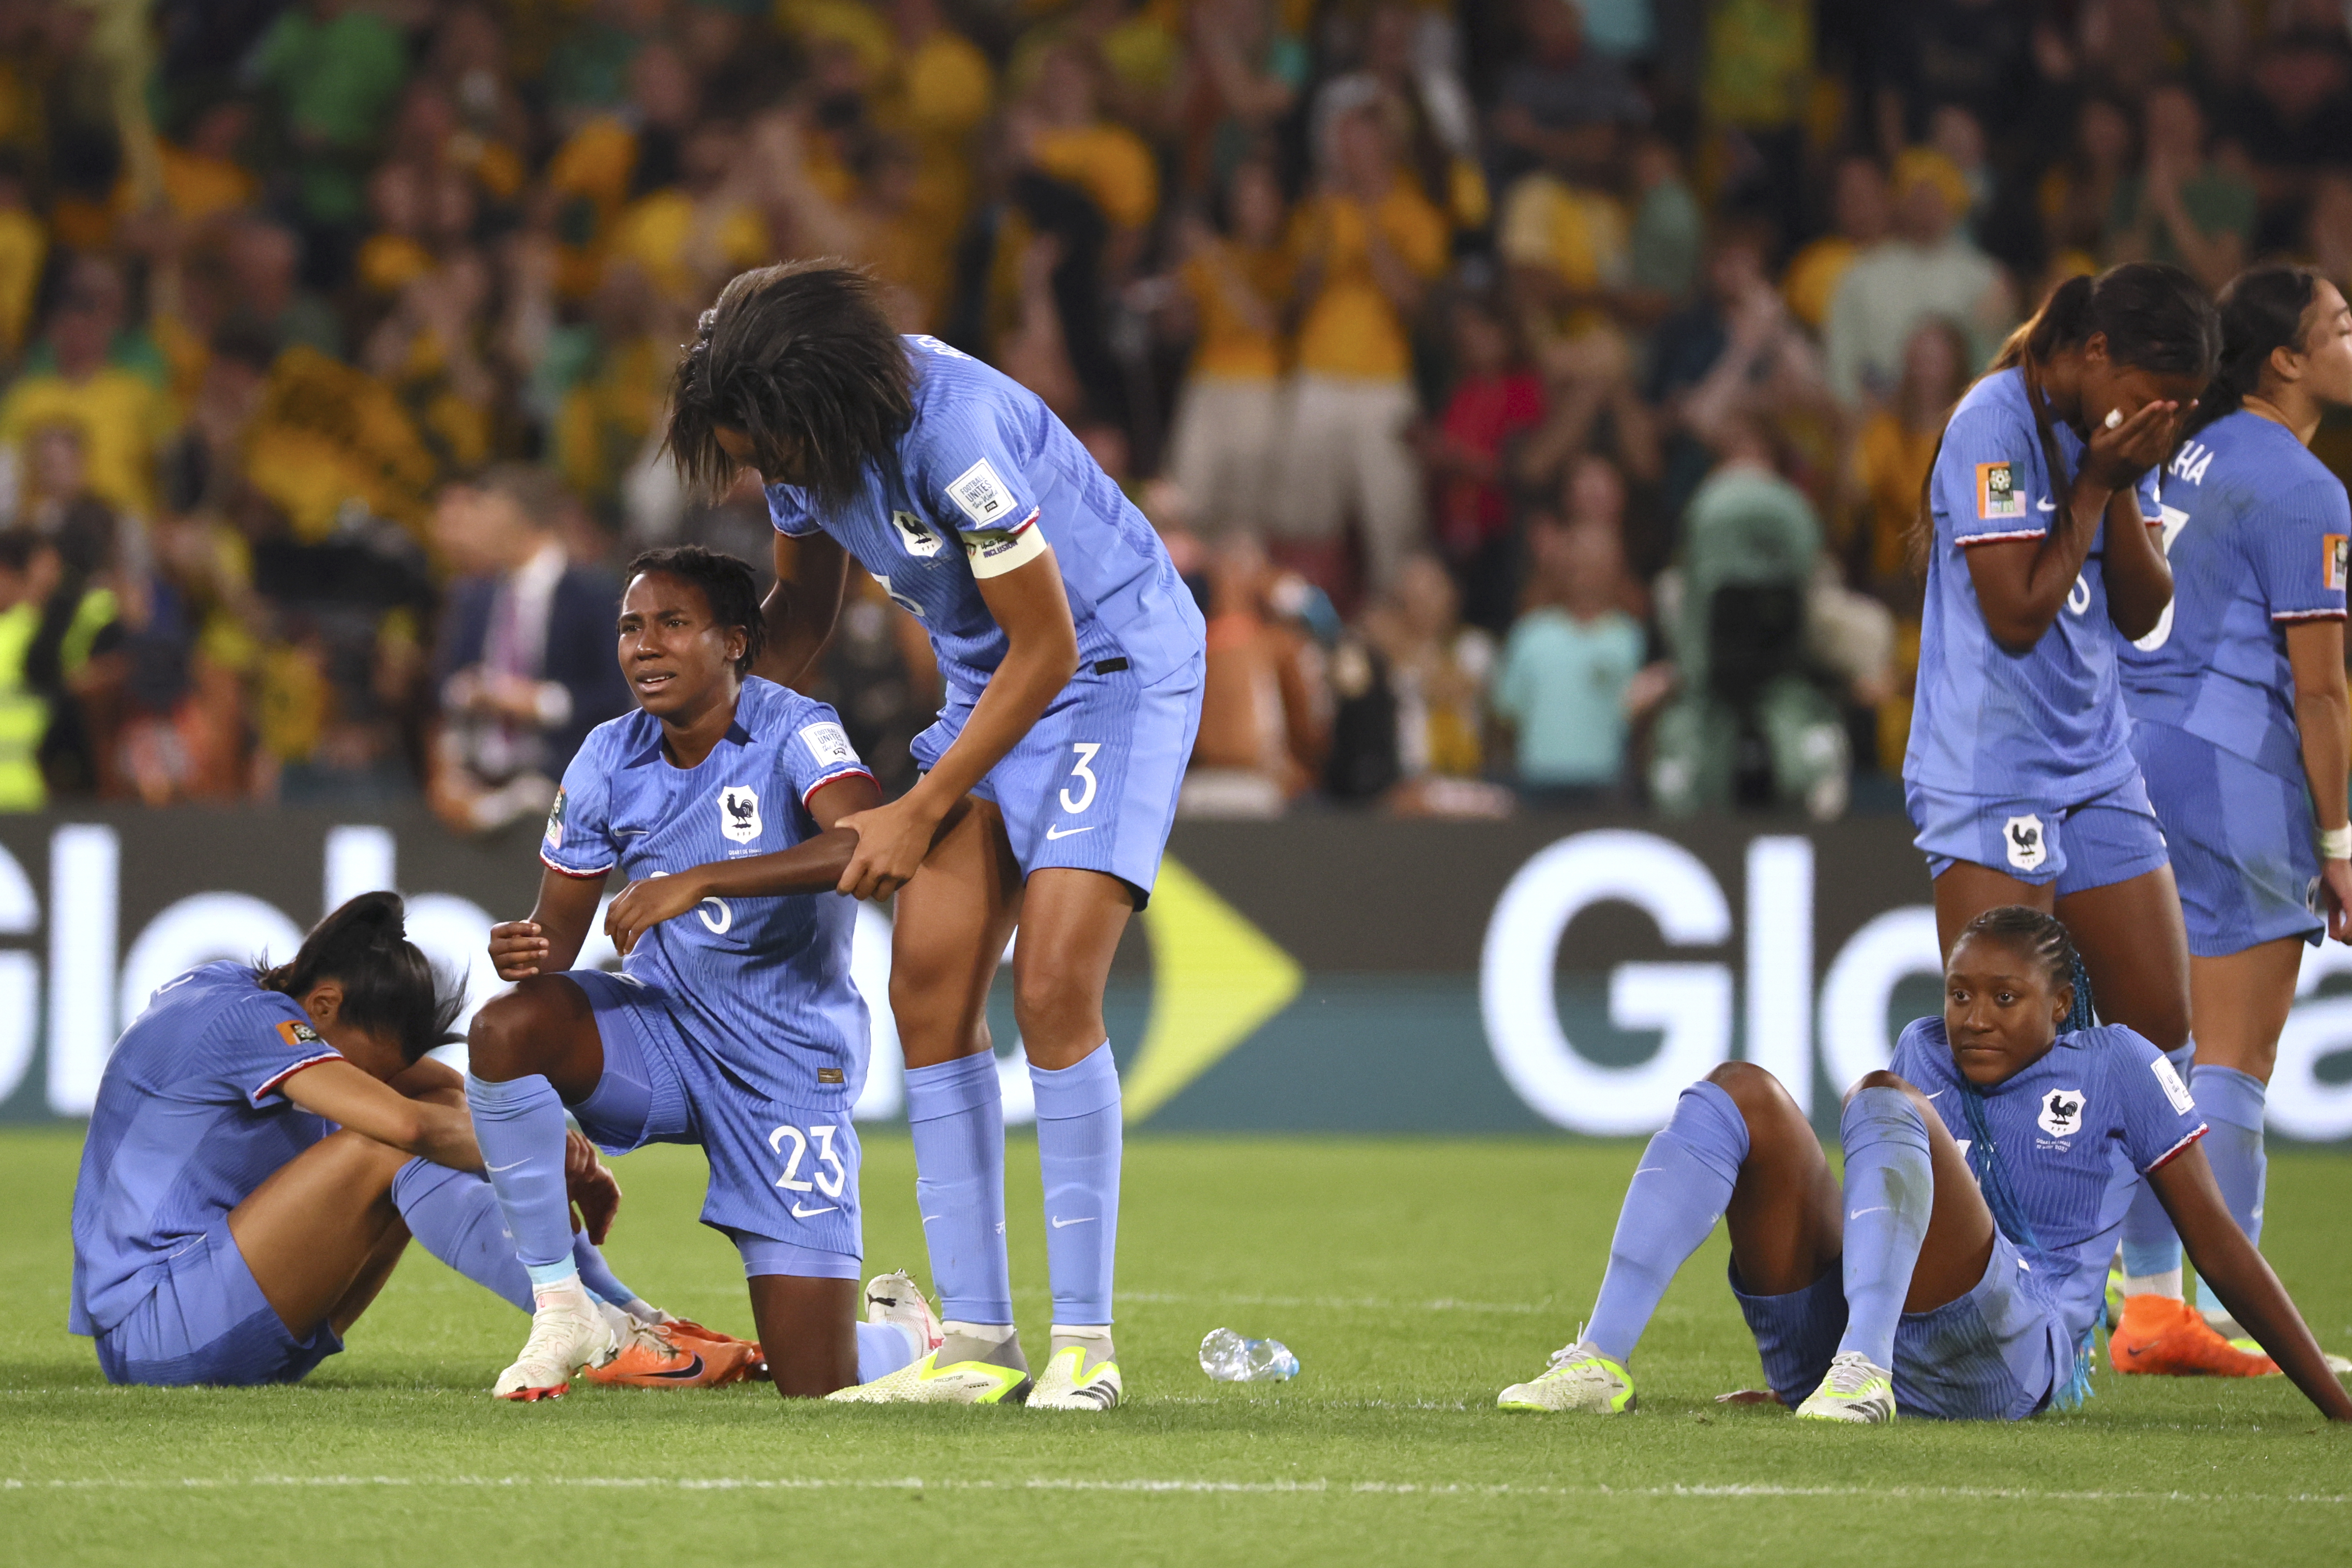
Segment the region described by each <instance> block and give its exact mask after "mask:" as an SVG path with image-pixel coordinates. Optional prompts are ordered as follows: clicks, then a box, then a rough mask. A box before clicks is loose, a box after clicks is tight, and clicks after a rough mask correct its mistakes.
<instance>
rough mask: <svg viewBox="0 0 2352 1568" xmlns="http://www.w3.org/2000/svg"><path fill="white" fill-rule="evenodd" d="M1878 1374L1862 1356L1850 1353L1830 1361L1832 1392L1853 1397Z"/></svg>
mask: <svg viewBox="0 0 2352 1568" xmlns="http://www.w3.org/2000/svg"><path fill="white" fill-rule="evenodd" d="M1877 1375H1878V1374H1877V1373H1876V1372H1875V1371H1874V1369H1873V1368H1872V1366H1871V1364H1870V1363H1868V1362H1866V1361H1864V1360H1863V1358H1862V1357H1860V1356H1858V1355H1854V1354H1845V1355H1842V1356H1839V1357H1838V1358H1837V1359H1836V1360H1835V1361H1832V1363H1830V1392H1831V1393H1832V1394H1835V1395H1838V1396H1842V1397H1843V1398H1848V1399H1851V1398H1853V1396H1855V1395H1857V1394H1859V1393H1861V1392H1862V1391H1863V1390H1864V1388H1866V1387H1868V1386H1869V1385H1870V1381H1871V1379H1872V1378H1874V1377H1875V1376H1877Z"/></svg>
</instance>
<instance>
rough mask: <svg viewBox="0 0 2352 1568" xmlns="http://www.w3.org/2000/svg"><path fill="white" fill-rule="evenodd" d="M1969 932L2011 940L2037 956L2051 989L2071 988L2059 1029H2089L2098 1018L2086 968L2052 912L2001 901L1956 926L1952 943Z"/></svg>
mask: <svg viewBox="0 0 2352 1568" xmlns="http://www.w3.org/2000/svg"><path fill="white" fill-rule="evenodd" d="M1971 936H1990V937H1992V938H1994V939H1996V940H1998V941H2002V942H2012V943H2015V944H2016V945H2017V946H2021V947H2022V948H2024V949H2025V950H2026V951H2027V952H2028V953H2030V954H2032V956H2034V957H2036V958H2038V959H2040V960H2041V962H2042V970H2043V972H2044V973H2046V974H2047V975H2048V976H2049V977H2050V985H2051V988H2052V989H2053V990H2054V989H2056V988H2059V987H2061V986H2071V987H2073V988H2074V1006H2073V1007H2071V1008H2070V1009H2067V1012H2066V1017H2065V1019H2064V1021H2063V1022H2062V1023H2060V1024H2059V1026H2058V1028H2059V1031H2060V1032H2061V1033H2065V1034H2071V1033H2073V1032H2074V1030H2080V1029H2089V1028H2090V1027H2092V1025H2093V1024H2095V1022H2097V1021H2098V1020H2097V1019H2096V1017H2095V1015H2094V1014H2093V1012H2092V1009H2091V977H2090V972H2089V971H2088V970H2086V969H2084V967H2083V958H2082V955H2080V954H2079V953H2077V952H2075V951H2074V936H2073V935H2072V934H2070V933H2069V932H2068V931H2067V929H2066V925H2065V923H2064V922H2063V921H2062V920H2060V919H2059V918H2058V917H2057V916H2056V915H2044V914H2042V911H2040V910H2038V909H2029V908H2027V907H2026V906H2025V905H2024V904H2002V905H2000V907H1998V908H1994V909H1988V910H1986V911H1985V912H1984V913H1983V914H1982V915H1978V916H1977V917H1976V918H1975V919H1974V920H1971V921H1969V923H1968V924H1967V925H1963V926H1962V927H1960V935H1959V938H1958V940H1956V941H1955V942H1953V944H1952V946H1953V947H1955V948H1958V946H1959V945H1960V943H1961V942H1964V941H1966V940H1968V938H1969V937H1971Z"/></svg>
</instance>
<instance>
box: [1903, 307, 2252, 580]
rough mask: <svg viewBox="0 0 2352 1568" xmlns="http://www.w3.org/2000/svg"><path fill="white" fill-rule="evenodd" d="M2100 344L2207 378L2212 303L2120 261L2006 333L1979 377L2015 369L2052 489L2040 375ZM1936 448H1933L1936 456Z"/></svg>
mask: <svg viewBox="0 0 2352 1568" xmlns="http://www.w3.org/2000/svg"><path fill="white" fill-rule="evenodd" d="M2102 336H2103V337H2105V339H2106V340H2107V357H2108V358H2109V359H2110V360H2112V361H2115V362H2116V363H2117V364H2119V365H2126V366H2129V367H2131V368H2133V369H2135V370H2143V371H2157V372H2158V373H2159V374H2162V375H2185V376H2194V377H2196V378H2197V379H2198V380H2199V381H2204V380H2206V379H2207V378H2209V377H2210V376H2211V375H2212V374H2213V366H2214V362H2215V361H2217V360H2218V359H2220V358H2221V317H2220V315H2219V313H2217V312H2216V311H2215V310H2214V308H2213V301H2212V299H2211V298H2210V297H2209V296H2208V295H2207V294H2206V292H2205V290H2204V288H2203V287H2201V286H2200V284H2199V283H2198V281H2197V280H2196V279H2195V278H2193V277H2189V274H2188V273H2186V272H2184V271H2182V270H2181V269H2180V268H2179V267H2172V266H2168V265H2167V264H2165V263H2163V262H2157V261H2127V262H2126V263H2124V264H2123V265H2122V266H2121V267H2109V268H2107V270H2106V271H2105V272H2103V273H2100V274H2099V275H2098V276H2097V277H2070V278H2068V279H2067V280H2066V281H2065V282H2063V283H2062V284H2060V285H2059V286H2058V287H2055V288H2053V289H2052V290H2051V291H2050V298H2047V299H2045V300H2043V301H2042V308H2041V309H2039V310H2037V311H2035V312H2034V313H2033V318H2032V319H2031V320H2029V321H2027V322H2026V323H2025V324H2024V325H2023V326H2021V327H2020V328H2018V329H2017V330H2016V331H2014V332H2011V334H2010V335H2009V339H2008V340H2007V341H2006V342H2004V343H2002V344H2001V346H2000V353H1998V354H1996V355H1994V356H1993V361H1992V367H1991V369H1990V371H1987V372H1986V373H1987V374H1998V373H1999V372H2000V371H2010V370H2013V371H2020V372H2021V374H2022V375H2023V377H2024V379H2025V402H2026V406H2027V407H2028V408H2030V409H2032V411H2033V435H2034V439H2035V440H2036V441H2037V442H2038V443H2040V444H2041V447H2042V465H2043V466H2044V467H2045V468H2047V469H2048V471H2049V474H2050V484H2051V486H2052V488H2053V490H2054V489H2055V488H2056V487H2057V486H2058V485H2059V483H2060V476H2061V475H2062V474H2063V472H2064V465H2063V464H2062V463H2061V462H2060V461H2059V455H2058V433H2057V431H2056V430H2055V428H2053V425H2052V423H2051V421H2050V406H2049V403H2050V400H2049V397H2048V395H2047V394H2046V393H2044V392H2043V391H2042V375H2043V373H2044V371H2045V370H2046V368H2047V367H2048V365H2049V363H2050V361H2052V360H2053V359H2054V358H2056V357H2057V356H2058V355H2059V354H2061V353H2063V352H2064V351H2065V350H2068V349H2073V348H2079V347H2080V346H2082V345H2083V344H2084V343H2087V342H2089V341H2090V340H2092V339H2093V338H2094V337H2102ZM1943 455H1944V444H1943V442H1942V441H1941V440H1940V439H1939V440H1937V443H1936V459H1937V460H1940V459H1941V458H1942V457H1943ZM1935 484H1936V464H1935V461H1930V462H1929V464H1928V465H1927V478H1926V479H1924V480H1922V481H1921V482H1920V486H1919V512H1918V516H1917V517H1916V518H1915V519H1914V520H1913V523H1912V528H1911V546H1912V558H1913V559H1914V560H1915V561H1916V562H1917V563H1918V564H1919V565H1920V566H1921V567H1922V568H1923V569H1924V567H1925V565H1926V563H1927V555H1928V552H1929V550H1930V549H1931V547H1932V545H1933V543H1934V540H1935V537H1936V517H1935Z"/></svg>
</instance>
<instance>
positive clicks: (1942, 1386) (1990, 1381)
mask: <svg viewBox="0 0 2352 1568" xmlns="http://www.w3.org/2000/svg"><path fill="white" fill-rule="evenodd" d="M2031 1280H2032V1271H2031V1270H2028V1269H2027V1268H2026V1267H2025V1259H2024V1258H2023V1257H2022V1256H2021V1254H2020V1253H2019V1251H2018V1249H2017V1248H2016V1247H2015V1245H2013V1244H2012V1243H2011V1241H2010V1239H2009V1238H2008V1237H2006V1236H2003V1235H2001V1234H2000V1233H1999V1232H1998V1231H1996V1232H1994V1234H1993V1242H1992V1260H1991V1261H1990V1262H1988V1263H1987V1264H1986V1265H1985V1271H1984V1278H1983V1279H1981V1280H1979V1281H1977V1283H1976V1286H1975V1288H1974V1289H1972V1290H1970V1291H1969V1293H1968V1294H1967V1295H1965V1296H1962V1297H1960V1298H1959V1299H1958V1300H1957V1301H1947V1302H1945V1303H1944V1304H1943V1305H1942V1306H1940V1307H1937V1308H1936V1309H1935V1310H1934V1311H1932V1312H1906V1313H1904V1314H1903V1317H1902V1319H1901V1321H1900V1322H1897V1323H1896V1324H1895V1365H1894V1366H1893V1367H1892V1368H1890V1369H1889V1370H1891V1371H1892V1372H1893V1373H1894V1374H1895V1407H1896V1408H1897V1410H1899V1411H1900V1412H1901V1413H1902V1414H1903V1415H1906V1416H1927V1417H1929V1418H1930V1419H1933V1420H1937V1421H2021V1420H2023V1419H2025V1418H2026V1417H2027V1416H2033V1415H2038V1414H2040V1413H2041V1411H2042V1408H2043V1406H2047V1405H2048V1404H2049V1403H2050V1399H2051V1396H2052V1395H2053V1394H2054V1393H2055V1392H2056V1391H2057V1390H2059V1389H2061V1388H2063V1387H2064V1386H2065V1385H2066V1384H2067V1383H2068V1381H2069V1380H2070V1379H2072V1378H2073V1376H2074V1343H2073V1342H2072V1341H2071V1340H2069V1339H2068V1338H2067V1336H2066V1325H2065V1322H2064V1321H2063V1319H2061V1318H2060V1317H2059V1315H2058V1312H2057V1311H2056V1309H2055V1308H2053V1307H2052V1306H2051V1305H2050V1304H2049V1303H2048V1302H2047V1301H2044V1300H2043V1299H2042V1295H2041V1292H2040V1291H2037V1290H2036V1289H2034V1288H2033V1286H2032V1284H2031V1283H2030V1282H2029V1281H2031ZM1731 1293H1732V1294H1733V1295H1734V1296H1736V1297H1738V1301H1739V1311H1740V1314H1741V1315H1742V1316H1743V1317H1745V1318H1746V1319H1747V1320H1748V1333H1752V1334H1754V1335H1755V1336H1756V1349H1757V1353H1758V1354H1759V1355H1760V1356H1761V1357H1762V1358H1763V1362H1764V1377H1765V1380H1766V1381H1767V1382H1769V1384H1770V1385H1772V1392H1773V1393H1775V1394H1777V1395H1779V1396H1780V1402H1781V1403H1782V1404H1783V1405H1786V1406H1789V1407H1790V1409H1792V1410H1793V1409H1794V1408H1796V1407H1797V1406H1799V1405H1801V1404H1803V1403H1804V1401H1805V1397H1806V1396H1808V1395H1810V1394H1811V1393H1812V1392H1813V1390H1814V1389H1816V1388H1818V1387H1820V1386H1821V1382H1822V1378H1824V1377H1826V1376H1828V1375H1829V1370H1830V1362H1831V1361H1832V1359H1833V1358H1834V1357H1835V1356H1836V1355H1837V1347H1838V1341H1839V1339H1840V1338H1842V1337H1843V1335H1844V1333H1845V1282H1844V1280H1843V1277H1842V1276H1841V1275H1840V1274H1839V1272H1838V1270H1835V1269H1832V1270H1830V1271H1829V1272H1828V1273H1826V1274H1824V1275H1822V1277H1821V1278H1820V1279H1818V1280H1816V1281H1813V1282H1812V1283H1811V1285H1808V1286H1806V1287H1805V1288H1804V1289H1803V1290H1801V1291H1790V1293H1789V1294H1787V1295H1785V1296H1751V1295H1749V1294H1748V1292H1747V1291H1743V1290H1741V1289H1740V1288H1739V1270H1738V1267H1737V1266H1736V1265H1735V1266H1734V1267H1733V1269H1732V1270H1731Z"/></svg>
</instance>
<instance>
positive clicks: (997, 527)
mask: <svg viewBox="0 0 2352 1568" xmlns="http://www.w3.org/2000/svg"><path fill="white" fill-rule="evenodd" d="M907 352H908V357H909V358H910V359H911V360H912V361H913V363H914V371H915V384H914V401H915V417H914V423H912V424H910V425H909V426H908V430H907V433H906V434H905V435H904V436H902V437H900V439H899V443H898V461H897V462H896V463H895V464H893V465H890V466H888V467H887V469H881V468H877V467H876V466H875V465H871V464H869V465H867V466H866V475H865V480H864V483H863V484H862V485H861V486H860V487H859V490H858V493H857V496H856V498H855V499H854V500H852V501H851V502H850V503H849V504H848V505H846V506H845V507H831V508H828V507H821V506H819V505H818V503H817V502H816V500H815V499H814V497H811V496H809V495H807V494H806V493H804V492H803V491H802V490H800V489H797V488H795V487H794V486H789V485H771V486H768V513H769V517H770V518H771V520H772V521H773V523H774V524H775V526H776V529H777V531H778V532H780V533H783V534H787V535H790V536H792V537H793V538H802V537H805V536H807V535H810V534H814V533H817V532H819V531H823V532H824V533H828V534H830V535H832V536H833V537H834V538H836V539H838V540H839V541H840V542H841V544H842V546H843V547H844V548H845V549H847V550H848V551H849V553H850V554H851V555H854V556H856V558H857V560H858V564H860V565H861V566H863V567H865V569H866V570H867V571H868V572H870V573H872V574H873V577H874V580H875V581H877V582H878V583H880V584H881V585H882V588H883V591H885V592H887V593H888V594H889V595H890V597H891V598H892V599H894V600H896V601H898V603H899V604H901V605H903V606H904V607H905V608H906V609H907V610H908V611H909V612H912V613H913V614H914V615H915V616H916V618H917V619H919V621H921V622H922V623H923V629H924V631H925V632H928V633H929V636H930V639H931V649H932V652H933V653H935V654H936V655H937V657H938V659H939V662H940V673H941V674H944V675H945V676H946V677H947V679H948V681H949V683H950V685H952V686H954V687H955V688H957V689H958V690H959V691H961V692H962V693H964V694H965V695H967V696H969V695H971V694H973V693H976V692H978V691H979V690H980V688H981V687H982V686H984V685H987V683H988V677H989V675H990V674H991V673H992V672H993V671H994V670H995V668H996V666H997V665H998V664H1000V663H1002V662H1003V658H1004V653H1005V648H1006V643H1005V640H1004V633H1003V631H1002V630H1001V629H999V627H998V626H997V624H996V621H995V618H994V617H992V615H990V613H989V612H988V605H987V602H986V601H983V600H982V598H981V596H980V588H979V581H980V580H981V579H982V578H987V577H994V576H997V575H999V574H1001V573H1003V572H1007V571H1010V570H1013V568H1015V567H1017V566H1021V565H1023V564H1024V563H1025V562H1027V561H1030V560H1034V559H1036V558H1037V557H1038V556H1039V555H1040V554H1042V553H1043V552H1044V549H1045V545H1046V544H1047V543H1048V542H1050V543H1051V544H1052V546H1053V549H1054V558H1055V562H1056V563H1057V564H1058V565H1059V566H1060V568H1061V572H1062V586H1063V590H1064V591H1065V592H1066V594H1067V595H1068V597H1069V601H1070V616H1071V619H1072V620H1073V621H1075V622H1076V624H1077V632H1078V658H1079V661H1080V662H1081V663H1082V664H1088V665H1095V664H1106V663H1110V662H1113V661H1117V660H1120V659H1124V660H1126V661H1127V662H1128V664H1129V667H1130V668H1131V669H1133V670H1134V671H1135V673H1136V676H1137V678H1138V680H1139V682H1140V683H1141V684H1142V685H1153V684H1155V683H1156V682H1158V681H1160V680H1161V679H1163V678H1164V677H1166V676H1169V675H1171V674H1177V673H1179V672H1180V671H1181V670H1183V669H1184V668H1185V666H1186V664H1187V663H1188V661H1190V660H1191V659H1192V658H1194V657H1196V656H1198V654H1199V653H1200V652H1201V650H1202V646H1203V644H1204V643H1205V640H1206V635H1207V633H1206V629H1205V627H1204V626H1203V624H1202V620H1201V612H1200V609H1199V607H1198V606H1197V605H1195V604H1194V603H1193V601H1192V591H1190V590H1189V589H1187V588H1186V587H1185V586H1184V583H1183V580H1182V579H1181V578H1179V577H1178V576H1177V575H1176V568H1175V565H1174V563H1172V562H1171V561H1170V559H1168V551H1167V549H1166V547H1164V546H1163V545H1161V544H1160V536H1159V535H1158V534H1157V533H1155V532H1153V531H1152V528H1151V525H1150V523H1149V522H1147V521H1146V520H1145V519H1144V517H1143V514H1142V513H1140V512H1139V511H1137V510H1136V509H1135V507H1134V505H1133V504H1132V503H1131V502H1129V500H1128V498H1127V497H1126V496H1125V495H1123V494H1121V493H1120V491H1119V487H1118V486H1117V485H1116V484H1114V483H1112V481H1111V478H1110V476H1108V475H1107V474H1105V473H1104V472H1103V471H1102V468H1101V466H1100V465H1097V463H1096V462H1095V460H1094V458H1093V457H1092V456H1090V455H1088V454H1087V449H1086V448H1085V447H1084V446H1083V445H1081V444H1079V442H1078V438H1077V437H1076V436H1075V435H1072V434H1070V432H1069V430H1068V428H1067V427H1066V426H1065V425H1064V424H1063V423H1062V422H1061V421H1060V420H1059V419H1056V418H1055V416H1054V413H1053V411H1052V410H1051V409H1048V408H1047V407H1046V406H1045V403H1044V402H1042V401H1041V400H1040V399H1039V398H1038V397H1037V395H1036V394H1035V393H1034V392H1030V391H1029V390H1028V389H1027V388H1025V387H1024V386H1022V385H1021V384H1020V383H1019V382H1014V381H1013V380H1012V379H1011V378H1010V377H1008V376H1005V375H1003V374H1002V373H1000V372H998V371H994V370H992V369H991V368H989V367H988V366H986V365H984V364H982V363H981V362H980V361H977V360H975V359H973V358H971V356H970V355H968V354H963V353H959V352H958V351H957V350H953V349H950V348H949V347H948V346H947V345H946V344H945V343H942V342H940V341H939V340H937V339H935V338H909V339H908V340H907Z"/></svg>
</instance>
